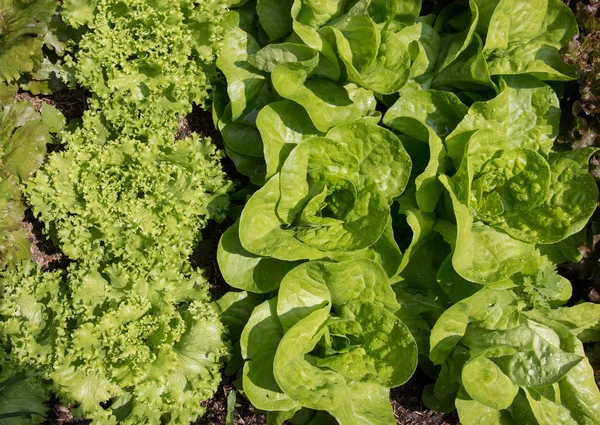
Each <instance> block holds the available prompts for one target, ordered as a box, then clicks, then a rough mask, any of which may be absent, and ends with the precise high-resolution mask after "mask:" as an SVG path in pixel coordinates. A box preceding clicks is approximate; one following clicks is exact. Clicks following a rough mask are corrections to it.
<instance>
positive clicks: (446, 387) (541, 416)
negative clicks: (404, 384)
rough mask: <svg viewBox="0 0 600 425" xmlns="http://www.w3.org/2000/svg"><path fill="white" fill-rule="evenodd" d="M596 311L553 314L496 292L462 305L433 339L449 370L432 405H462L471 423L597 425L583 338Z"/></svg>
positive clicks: (585, 308)
mask: <svg viewBox="0 0 600 425" xmlns="http://www.w3.org/2000/svg"><path fill="white" fill-rule="evenodd" d="M597 307H598V306H597V305H594V304H589V303H588V304H581V305H578V306H576V307H565V308H561V309H557V310H554V311H553V312H551V313H550V314H548V313H547V312H544V311H540V310H536V309H530V308H527V307H526V305H525V304H524V303H523V302H522V301H521V300H520V297H518V296H517V295H515V293H514V292H512V291H510V290H503V291H494V290H489V289H485V290H482V291H480V292H478V293H477V294H475V295H473V296H471V297H469V298H466V299H464V300H463V301H460V302H458V303H457V304H455V305H453V306H452V307H450V308H449V309H448V310H447V311H445V312H444V313H443V314H442V315H441V317H440V318H439V320H438V322H437V323H436V325H435V327H434V328H433V330H432V333H431V352H430V357H431V359H432V360H433V361H434V362H435V363H437V364H441V365H442V369H441V373H440V376H439V378H438V380H437V382H436V384H435V386H431V387H429V389H428V390H427V391H426V397H427V399H428V401H429V403H430V404H431V405H433V406H436V408H438V409H440V410H452V409H453V408H454V405H455V406H456V408H457V410H458V413H459V415H460V419H461V423H464V424H466V425H469V424H476V423H482V421H485V423H498V424H508V423H537V424H551V423H561V424H569V423H572V424H575V423H577V424H593V423H596V421H597V418H598V415H599V414H600V410H599V406H600V392H599V391H598V387H597V386H596V383H595V381H594V379H593V371H592V369H591V366H590V364H589V362H588V360H587V358H586V357H585V353H584V351H583V345H582V343H581V341H580V340H578V338H577V335H578V334H580V335H581V334H585V332H586V330H587V329H589V328H593V327H594V326H597V323H598V317H599V316H598V315H599V309H598V308H597Z"/></svg>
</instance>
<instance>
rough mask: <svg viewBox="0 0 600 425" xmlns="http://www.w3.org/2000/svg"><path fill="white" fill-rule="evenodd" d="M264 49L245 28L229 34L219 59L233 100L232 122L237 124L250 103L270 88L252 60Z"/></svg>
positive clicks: (218, 63) (218, 61)
mask: <svg viewBox="0 0 600 425" xmlns="http://www.w3.org/2000/svg"><path fill="white" fill-rule="evenodd" d="M259 49H260V46H259V45H258V43H257V42H256V40H255V39H254V38H253V37H252V36H251V35H250V34H248V33H247V32H245V31H243V30H242V29H241V28H234V29H232V30H231V31H229V32H228V33H227V35H226V36H225V39H224V40H223V47H222V48H221V51H220V53H219V57H218V59H217V62H216V63H217V66H218V67H219V69H220V70H221V71H223V74H225V78H227V94H228V95H229V99H230V100H231V115H232V117H231V119H232V120H233V121H235V120H237V119H238V118H239V117H240V116H241V115H242V113H243V112H244V110H245V109H246V107H247V105H248V104H249V103H250V101H251V100H252V99H253V98H254V97H256V96H257V95H258V93H259V92H260V91H261V90H262V89H263V85H264V84H266V80H265V77H264V75H263V73H262V72H260V71H259V70H258V69H256V68H254V67H253V66H252V65H251V64H250V63H249V62H248V57H249V56H250V55H252V54H254V53H256V52H258V50H259Z"/></svg>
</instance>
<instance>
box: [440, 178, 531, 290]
mask: <svg viewBox="0 0 600 425" xmlns="http://www.w3.org/2000/svg"><path fill="white" fill-rule="evenodd" d="M440 181H441V182H442V184H443V185H444V187H445V188H446V190H447V191H448V193H449V195H450V197H451V200H452V206H453V209H454V214H455V217H456V236H455V238H456V239H455V242H454V246H453V254H452V265H453V267H454V269H455V270H456V272H457V273H458V274H459V275H461V276H462V277H463V278H465V279H467V280H470V281H472V282H475V283H481V284H491V283H497V282H500V281H502V280H504V279H506V278H508V277H510V276H511V275H513V274H514V273H517V272H518V271H520V270H521V269H522V268H523V267H524V266H525V262H526V261H527V260H529V258H530V257H531V255H532V254H533V250H534V245H533V244H529V243H525V242H522V241H520V240H517V239H513V238H512V237H511V236H509V235H508V234H506V233H504V232H501V231H499V230H495V229H494V228H493V227H490V226H487V225H485V224H482V223H474V222H473V218H472V217H471V215H470V213H469V210H468V208H467V207H466V206H465V205H463V204H461V203H460V201H459V200H458V199H457V197H456V194H455V191H454V189H453V186H452V183H451V182H450V180H449V179H448V178H447V176H444V175H442V176H440ZM444 238H446V235H445V236H444Z"/></svg>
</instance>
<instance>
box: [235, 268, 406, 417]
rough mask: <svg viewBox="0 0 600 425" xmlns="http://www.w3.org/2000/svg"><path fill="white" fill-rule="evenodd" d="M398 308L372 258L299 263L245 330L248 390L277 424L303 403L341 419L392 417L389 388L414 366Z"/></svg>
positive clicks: (244, 380) (245, 384) (243, 343)
mask: <svg viewBox="0 0 600 425" xmlns="http://www.w3.org/2000/svg"><path fill="white" fill-rule="evenodd" d="M399 309H400V305H399V304H398V303H397V302H396V301H395V297H394V293H393V291H392V288H391V286H390V284H389V281H388V278H387V276H386V274H385V272H384V271H383V270H382V269H381V267H380V266H378V265H377V264H376V263H374V262H372V261H371V260H367V259H358V260H354V261H348V262H342V263H330V262H322V261H311V262H308V263H305V264H302V265H299V266H298V267H296V268H294V269H293V270H291V271H290V272H289V273H287V274H286V275H285V277H284V278H283V280H282V282H281V286H280V288H279V292H278V295H277V297H275V298H272V299H270V300H268V301H265V302H263V303H262V304H260V305H258V306H257V307H256V308H255V309H254V311H253V312H252V314H251V316H250V318H249V320H248V323H247V324H246V326H245V328H244V330H243V331H242V334H241V353H242V356H243V357H244V359H245V360H246V361H245V364H244V367H243V378H242V386H243V390H244V393H245V395H246V396H247V397H248V398H249V400H250V401H251V402H252V404H253V405H254V406H256V407H257V408H259V409H261V410H265V411H267V412H270V413H268V414H269V416H270V417H271V419H272V420H273V421H274V423H279V424H280V423H281V422H282V420H283V419H289V418H291V417H292V416H293V415H294V414H295V413H296V412H298V411H299V410H300V409H301V408H302V407H304V408H309V409H314V410H320V411H327V412H328V413H329V414H330V415H332V416H333V417H335V418H336V419H337V421H338V423H339V424H342V425H347V424H359V423H360V424H393V423H395V422H394V416H393V412H392V408H391V405H390V403H389V389H390V388H393V387H395V386H398V385H401V384H403V383H404V382H405V381H407V380H408V378H410V376H411V375H412V373H413V372H414V369H415V367H416V364H417V346H416V343H415V340H414V338H413V337H412V335H411V333H410V331H409V329H408V328H407V327H406V325H404V323H403V322H402V321H401V320H400V319H399V318H398V316H397V313H398V310H399ZM383 346H385V349H382V347H383Z"/></svg>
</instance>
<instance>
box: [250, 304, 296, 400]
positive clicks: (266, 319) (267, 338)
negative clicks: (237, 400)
mask: <svg viewBox="0 0 600 425" xmlns="http://www.w3.org/2000/svg"><path fill="white" fill-rule="evenodd" d="M276 308H277V298H272V299H270V300H268V301H265V302H264V303H262V304H260V305H259V306H257V307H256V308H255V309H254V312H253V313H252V316H250V319H249V320H248V324H247V325H246V327H245V328H244V331H243V332H242V337H241V347H242V356H243V357H244V358H245V359H246V363H245V364H244V372H243V378H242V379H243V380H242V385H243V388H244V393H245V394H246V397H248V399H249V400H250V402H251V403H252V404H253V405H254V406H255V407H256V408H258V409H262V410H279V411H286V410H291V409H295V408H297V407H299V406H298V403H296V402H295V401H293V400H292V399H290V398H289V397H288V396H287V395H286V394H285V393H284V392H283V391H282V390H281V389H280V388H279V385H277V382H276V381H275V377H274V376H273V360H274V358H275V351H276V350H277V346H278V345H279V342H280V341H281V338H282V337H283V329H282V327H281V324H280V322H279V319H278V318H277V310H276Z"/></svg>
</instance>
